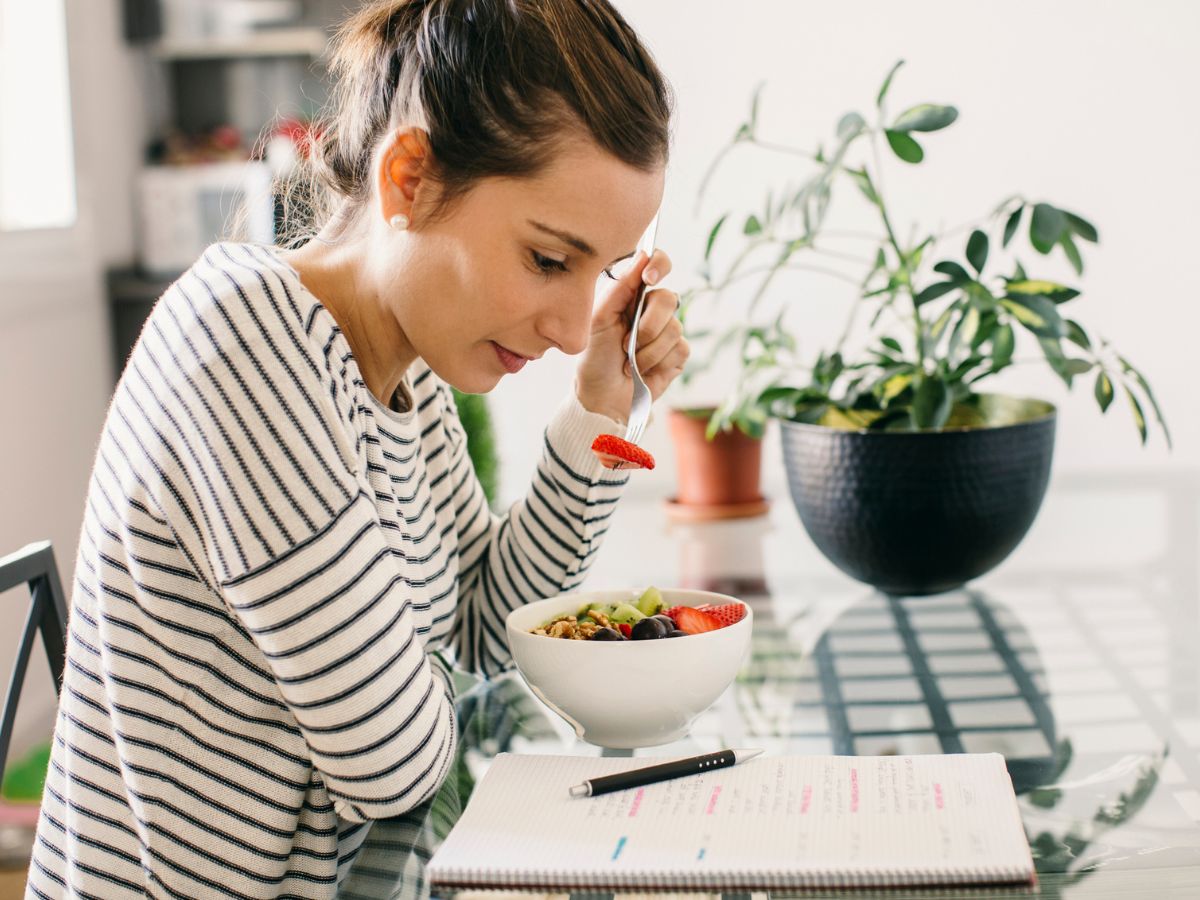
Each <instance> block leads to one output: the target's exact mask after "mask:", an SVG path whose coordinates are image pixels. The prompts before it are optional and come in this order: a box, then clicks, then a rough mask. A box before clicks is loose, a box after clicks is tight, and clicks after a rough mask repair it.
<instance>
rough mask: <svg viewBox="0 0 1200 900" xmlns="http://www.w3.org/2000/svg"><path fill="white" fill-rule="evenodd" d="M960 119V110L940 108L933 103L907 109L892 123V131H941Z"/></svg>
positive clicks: (946, 107)
mask: <svg viewBox="0 0 1200 900" xmlns="http://www.w3.org/2000/svg"><path fill="white" fill-rule="evenodd" d="M957 118H958V110H957V109H955V108H954V107H953V106H938V105H936V104H933V103H922V104H920V105H918V106H913V107H911V108H909V109H906V110H905V111H904V112H902V113H900V115H898V116H896V121H895V122H893V123H892V128H891V130H892V131H902V132H905V133H907V132H910V131H941V130H942V129H943V128H945V127H947V126H948V125H950V124H952V123H953V122H954V120H955V119H957Z"/></svg>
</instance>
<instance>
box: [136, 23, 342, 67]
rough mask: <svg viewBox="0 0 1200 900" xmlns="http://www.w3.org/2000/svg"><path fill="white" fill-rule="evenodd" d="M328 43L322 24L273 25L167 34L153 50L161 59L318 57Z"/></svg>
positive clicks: (156, 56)
mask: <svg viewBox="0 0 1200 900" xmlns="http://www.w3.org/2000/svg"><path fill="white" fill-rule="evenodd" d="M326 46H327V40H326V37H325V32H324V31H322V30H321V29H320V28H272V29H267V30H263V31H252V32H247V33H245V34H235V35H212V36H209V37H202V38H186V39H181V38H166V39H164V40H160V41H158V42H157V43H154V44H152V45H151V52H152V53H153V54H154V56H155V58H157V59H162V60H200V59H241V58H252V57H270V56H312V57H318V56H320V55H321V54H323V53H324V52H325V48H326Z"/></svg>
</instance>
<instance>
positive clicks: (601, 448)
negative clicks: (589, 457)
mask: <svg viewBox="0 0 1200 900" xmlns="http://www.w3.org/2000/svg"><path fill="white" fill-rule="evenodd" d="M592 452H593V453H595V454H596V456H598V457H599V458H600V462H601V463H602V464H603V465H604V467H605V468H607V469H653V468H654V457H653V456H651V455H650V454H649V453H647V452H646V451H645V450H643V449H642V448H641V447H639V446H638V445H637V444H631V443H629V441H627V440H625V439H624V438H621V437H617V436H616V435H615V434H602V435H600V436H599V437H597V438H596V439H595V440H594V441H592Z"/></svg>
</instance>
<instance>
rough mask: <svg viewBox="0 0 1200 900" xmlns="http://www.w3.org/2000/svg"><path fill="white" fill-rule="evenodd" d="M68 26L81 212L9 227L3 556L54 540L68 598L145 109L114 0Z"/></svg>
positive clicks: (2, 264)
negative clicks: (111, 268) (44, 223)
mask: <svg viewBox="0 0 1200 900" xmlns="http://www.w3.org/2000/svg"><path fill="white" fill-rule="evenodd" d="M67 30H68V43H69V56H70V59H69V66H70V83H71V90H72V94H73V107H74V109H73V128H74V135H75V159H76V167H77V191H78V201H79V202H78V205H79V221H78V222H77V224H76V225H75V227H73V228H71V229H65V230H59V231H53V232H50V231H46V232H29V233H22V234H16V235H13V234H5V235H0V386H2V389H0V423H3V424H2V425H0V509H2V510H3V512H2V514H0V555H3V554H6V553H9V552H12V551H14V550H16V549H18V548H20V547H22V546H24V545H25V544H27V543H30V542H32V541H35V540H43V539H47V538H49V539H50V540H51V541H53V544H54V548H55V554H56V556H57V558H58V566H59V572H60V573H61V576H62V579H63V585H64V589H65V590H66V591H67V592H68V594H69V593H70V589H71V578H72V572H73V570H74V562H75V553H76V548H77V545H78V538H79V528H80V523H81V521H82V515H83V502H84V496H85V494H86V490H87V481H88V476H89V475H90V473H91V466H92V457H93V454H94V453H95V448H96V444H97V441H98V439H99V436H100V428H101V425H102V424H103V421H104V413H105V409H106V407H107V403H108V398H109V394H110V392H111V388H112V379H113V375H112V365H111V361H110V358H111V351H110V339H109V322H108V312H107V303H106V300H105V296H104V284H103V269H104V266H105V264H107V263H112V262H120V261H125V260H127V259H128V258H129V256H130V254H131V253H132V246H133V234H132V224H131V223H132V212H131V204H130V198H129V187H130V184H131V179H132V172H133V171H134V169H135V168H136V166H137V165H138V161H139V159H140V156H141V147H142V144H143V141H144V124H143V108H144V106H143V103H142V100H141V88H140V87H139V85H138V81H137V76H138V59H137V56H136V55H135V54H133V53H131V52H130V51H129V50H128V49H127V48H126V46H125V44H124V41H123V39H122V37H121V19H120V4H119V3H118V2H116V0H111V2H105V3H95V2H92V0H68V2H67ZM3 124H4V126H6V127H7V126H9V125H10V124H12V123H9V122H5V123H3ZM25 124H26V125H27V126H28V127H30V129H31V134H30V138H31V139H35V138H36V134H34V133H32V132H33V131H34V130H35V128H34V126H33V124H32V123H25ZM27 605H28V600H27V593H26V592H25V591H23V590H21V591H15V590H14V591H10V592H8V593H7V594H5V595H4V596H3V597H0V660H10V659H12V655H13V652H14V650H13V648H15V646H16V639H17V637H18V636H19V634H20V628H21V626H22V624H23V622H24V616H25V609H26V608H27ZM7 664H8V663H7V662H5V663H4V665H5V666H7ZM30 673H31V674H30V681H29V683H28V689H27V692H26V694H25V695H24V697H23V699H22V704H21V709H20V714H19V716H18V720H17V724H16V732H15V735H14V742H13V750H14V752H20V751H21V749H22V748H23V747H24V746H26V745H27V744H29V743H30V742H31V741H34V740H38V739H44V737H45V734H46V732H47V729H48V728H49V727H51V726H52V724H53V696H54V694H53V687H52V685H51V683H50V679H49V677H48V670H47V668H46V665H45V661H44V658H43V657H42V656H41V651H40V648H39V650H38V651H37V655H36V656H35V657H34V659H33V660H31V662H30Z"/></svg>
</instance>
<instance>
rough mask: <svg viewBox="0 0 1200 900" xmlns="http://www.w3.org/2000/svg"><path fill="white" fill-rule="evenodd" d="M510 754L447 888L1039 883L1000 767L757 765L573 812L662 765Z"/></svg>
mask: <svg viewBox="0 0 1200 900" xmlns="http://www.w3.org/2000/svg"><path fill="white" fill-rule="evenodd" d="M662 761H664V760H662V759H649V758H645V757H638V758H635V759H629V758H624V759H621V758H600V759H596V758H589V757H578V756H527V755H513V754H501V755H500V756H498V757H496V759H495V761H494V762H493V763H492V765H491V766H490V767H489V768H488V770H487V772H486V774H485V775H484V778H483V780H482V781H481V782H480V783H479V784H478V785H477V786H476V788H475V791H474V793H473V794H472V796H471V799H470V802H469V803H468V804H467V808H466V810H465V811H464V813H463V815H462V817H461V819H459V821H458V823H457V824H456V825H455V826H454V828H453V830H452V831H451V832H450V834H449V836H448V837H447V838H446V841H445V842H444V843H443V844H442V846H441V847H440V848H439V849H438V850H437V852H436V853H434V855H433V859H432V860H431V861H430V863H429V870H428V871H429V879H430V882H431V883H432V884H433V885H434V886H440V887H443V888H481V889H492V888H515V889H518V890H520V889H531V890H534V889H536V890H543V889H557V890H572V889H577V888H583V889H587V890H605V891H625V890H655V889H658V890H701V891H731V890H733V891H758V890H769V889H787V888H806V887H867V886H877V887H883V886H914V885H918V886H934V885H966V884H980V885H982V884H989V885H995V884H1025V885H1028V884H1031V883H1033V882H1034V869H1033V860H1032V857H1031V855H1030V852H1029V844H1028V842H1027V840H1026V838H1025V831H1024V829H1023V828H1022V825H1021V816H1020V812H1019V810H1018V809H1017V801H1016V796H1015V795H1014V794H1013V788H1012V782H1011V781H1010V779H1009V776H1008V772H1007V770H1006V769H1005V767H1004V759H1003V757H1001V756H1000V755H999V754H995V753H984V754H953V755H946V756H775V757H769V756H767V757H758V758H757V759H754V760H751V761H749V762H745V763H742V764H740V765H737V766H733V767H731V768H726V769H718V770H714V771H712V772H706V773H704V774H702V775H693V776H688V777H685V778H677V779H674V780H672V781H664V782H659V783H657V784H651V785H646V786H645V787H640V788H633V789H630V790H626V791H617V792H613V793H610V794H603V795H600V796H597V797H571V796H570V795H569V793H568V791H569V788H570V786H571V785H573V784H578V783H580V782H582V781H584V780H585V779H587V778H591V777H594V776H597V775H607V774H610V773H613V772H619V771H622V770H624V769H630V768H638V767H641V766H646V765H652V764H654V763H656V762H662Z"/></svg>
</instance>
